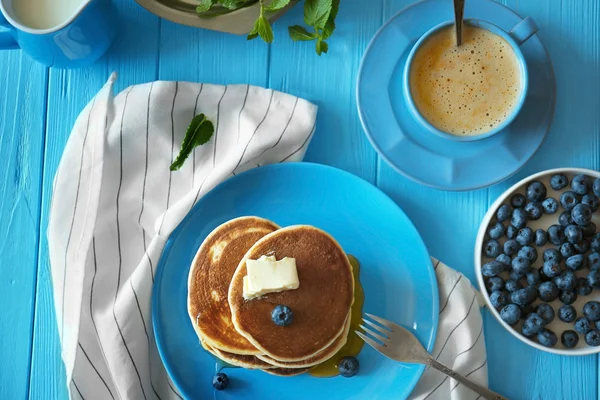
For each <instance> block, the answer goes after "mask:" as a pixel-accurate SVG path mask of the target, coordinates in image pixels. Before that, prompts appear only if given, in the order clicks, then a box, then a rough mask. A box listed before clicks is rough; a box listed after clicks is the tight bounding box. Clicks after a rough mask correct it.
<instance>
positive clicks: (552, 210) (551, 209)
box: [542, 197, 558, 214]
mask: <svg viewBox="0 0 600 400" xmlns="http://www.w3.org/2000/svg"><path fill="white" fill-rule="evenodd" d="M542 207H543V208H544V212H545V213H546V214H556V212H557V211H558V201H556V199H554V198H552V197H548V198H547V199H546V200H544V201H543V202H542Z"/></svg>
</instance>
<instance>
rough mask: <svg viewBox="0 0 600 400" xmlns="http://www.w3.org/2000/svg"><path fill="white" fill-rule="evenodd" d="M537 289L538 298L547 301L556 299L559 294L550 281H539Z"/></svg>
mask: <svg viewBox="0 0 600 400" xmlns="http://www.w3.org/2000/svg"><path fill="white" fill-rule="evenodd" d="M507 283H508V282H507ZM538 291H539V296H540V300H542V301H545V302H548V303H549V302H551V301H554V300H556V298H557V297H558V295H559V294H560V290H558V287H557V286H556V285H555V284H554V282H551V281H549V282H542V283H540V286H539V287H538Z"/></svg>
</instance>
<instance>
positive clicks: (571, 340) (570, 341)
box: [560, 330, 579, 349]
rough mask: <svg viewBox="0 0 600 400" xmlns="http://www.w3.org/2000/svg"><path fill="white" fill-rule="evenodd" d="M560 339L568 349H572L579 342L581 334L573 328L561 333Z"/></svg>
mask: <svg viewBox="0 0 600 400" xmlns="http://www.w3.org/2000/svg"><path fill="white" fill-rule="evenodd" d="M560 341H561V343H562V344H563V346H565V347H566V348H567V349H572V348H573V347H575V346H577V343H579V335H578V334H577V332H575V331H572V330H568V331H564V332H563V333H562V334H561V335H560Z"/></svg>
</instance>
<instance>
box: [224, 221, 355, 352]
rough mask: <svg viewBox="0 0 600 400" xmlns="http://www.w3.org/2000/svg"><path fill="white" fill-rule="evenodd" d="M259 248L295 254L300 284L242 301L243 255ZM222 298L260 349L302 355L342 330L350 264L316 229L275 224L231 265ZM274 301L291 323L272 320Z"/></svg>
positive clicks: (350, 292)
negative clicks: (284, 309) (286, 309)
mask: <svg viewBox="0 0 600 400" xmlns="http://www.w3.org/2000/svg"><path fill="white" fill-rule="evenodd" d="M265 254H274V255H275V256H276V257H277V259H282V258H284V257H293V258H295V259H296V268H297V271H298V278H299V280H300V287H299V288H298V289H295V290H287V291H283V292H280V293H268V294H266V295H264V296H262V297H260V298H257V299H254V300H250V301H245V300H244V298H243V278H244V276H245V275H246V274H247V272H246V260H247V259H254V260H256V259H258V258H259V257H260V256H262V255H265ZM228 298H229V305H230V307H231V314H232V321H233V325H234V326H235V329H236V330H237V331H238V332H239V333H240V334H241V335H243V336H244V337H245V338H246V339H248V341H249V342H250V343H251V344H252V345H254V346H255V347H256V348H257V349H258V350H259V351H260V353H262V354H265V355H267V356H269V357H271V358H273V359H275V360H278V361H285V362H297V361H303V360H308V359H310V358H312V357H315V356H316V355H317V354H318V353H319V352H320V351H322V350H324V349H326V348H327V347H329V346H330V345H331V344H332V343H333V342H335V341H336V339H337V338H338V337H339V336H340V335H341V334H342V332H343V331H344V328H345V325H346V319H347V317H348V314H349V312H350V306H351V305H352V302H353V301H354V279H353V276H352V266H351V265H350V262H349V261H348V258H347V257H346V253H344V250H343V249H342V248H341V247H340V245H339V244H338V243H337V242H336V241H335V240H334V239H333V238H332V237H331V236H330V235H328V234H327V233H325V232H323V231H322V230H320V229H317V228H314V227H311V226H291V227H287V228H283V229H279V230H277V231H275V232H273V233H270V234H269V235H267V236H265V237H263V238H262V239H260V240H259V241H258V242H256V243H255V244H254V246H252V248H250V250H248V252H247V253H246V255H245V256H244V258H243V259H242V260H241V262H240V264H239V266H238V268H237V270H236V271H235V274H234V276H233V279H232V281H231V286H230V287H229V296H228ZM277 304H283V305H286V306H288V307H290V309H291V310H292V312H293V313H294V322H293V323H292V324H291V325H289V326H286V327H281V326H277V325H275V324H274V323H273V321H272V320H271V311H272V310H273V307H274V306H275V305H277Z"/></svg>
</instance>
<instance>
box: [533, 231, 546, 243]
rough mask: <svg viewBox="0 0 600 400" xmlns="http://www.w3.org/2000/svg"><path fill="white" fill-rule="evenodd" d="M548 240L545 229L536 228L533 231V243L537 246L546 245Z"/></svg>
mask: <svg viewBox="0 0 600 400" xmlns="http://www.w3.org/2000/svg"><path fill="white" fill-rule="evenodd" d="M547 241H548V237H547V236H546V231H545V230H543V229H537V230H536V231H535V245H536V246H538V247H542V246H545V245H546V242H547Z"/></svg>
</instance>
